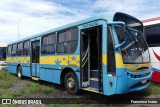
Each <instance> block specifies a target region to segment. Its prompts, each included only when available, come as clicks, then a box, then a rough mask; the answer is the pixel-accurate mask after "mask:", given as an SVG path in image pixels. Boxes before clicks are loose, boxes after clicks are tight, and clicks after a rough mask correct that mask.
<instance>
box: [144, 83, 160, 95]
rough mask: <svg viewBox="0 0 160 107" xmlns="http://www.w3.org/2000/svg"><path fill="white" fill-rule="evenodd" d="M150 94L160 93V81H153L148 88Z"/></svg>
mask: <svg viewBox="0 0 160 107" xmlns="http://www.w3.org/2000/svg"><path fill="white" fill-rule="evenodd" d="M146 91H147V92H148V93H149V94H154V95H156V94H160V83H153V82H152V83H151V84H150V86H149V87H148V88H147V89H146Z"/></svg>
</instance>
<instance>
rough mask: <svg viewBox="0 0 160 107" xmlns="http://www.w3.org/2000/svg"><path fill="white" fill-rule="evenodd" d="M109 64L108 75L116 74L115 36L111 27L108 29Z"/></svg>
mask: <svg viewBox="0 0 160 107" xmlns="http://www.w3.org/2000/svg"><path fill="white" fill-rule="evenodd" d="M107 51H108V52H107V54H108V55H107V57H108V58H107V59H108V60H107V63H108V73H109V74H112V73H115V72H116V70H115V67H116V65H115V52H114V45H113V35H112V30H111V27H110V26H108V27H107Z"/></svg>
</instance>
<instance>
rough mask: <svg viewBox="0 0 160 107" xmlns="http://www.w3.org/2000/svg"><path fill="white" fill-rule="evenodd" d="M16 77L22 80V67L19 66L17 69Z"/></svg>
mask: <svg viewBox="0 0 160 107" xmlns="http://www.w3.org/2000/svg"><path fill="white" fill-rule="evenodd" d="M17 76H18V78H19V79H22V67H21V66H19V67H18V69H17Z"/></svg>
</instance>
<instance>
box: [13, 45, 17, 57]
mask: <svg viewBox="0 0 160 107" xmlns="http://www.w3.org/2000/svg"><path fill="white" fill-rule="evenodd" d="M16 55H17V44H13V45H12V56H16Z"/></svg>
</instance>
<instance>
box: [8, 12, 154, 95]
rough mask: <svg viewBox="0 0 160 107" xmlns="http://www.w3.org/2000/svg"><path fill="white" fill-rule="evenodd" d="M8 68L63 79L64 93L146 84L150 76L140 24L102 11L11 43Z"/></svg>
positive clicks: (120, 91) (120, 90)
mask: <svg viewBox="0 0 160 107" xmlns="http://www.w3.org/2000/svg"><path fill="white" fill-rule="evenodd" d="M7 70H8V71H9V72H11V73H14V74H17V76H18V77H19V78H20V79H21V78H22V76H27V77H30V78H32V79H33V80H43V81H48V82H52V83H56V84H63V85H64V87H65V89H66V91H67V92H68V93H69V94H73V95H74V94H77V93H78V92H79V90H87V91H91V92H95V93H100V94H103V95H107V96H109V95H114V94H124V93H129V92H133V91H138V90H142V89H145V88H147V87H148V86H149V84H150V82H151V81H150V80H151V75H152V72H151V69H150V57H149V51H148V47H147V44H146V41H145V38H144V36H143V24H142V22H141V21H139V20H138V19H136V18H134V17H132V16H130V15H127V14H125V13H121V12H109V13H102V14H98V15H95V16H92V17H90V18H86V19H83V20H80V21H77V22H73V23H71V24H67V25H65V26H61V27H58V28H55V29H51V30H48V31H46V32H42V33H39V34H36V35H33V36H31V37H27V38H25V39H21V40H18V41H16V42H12V43H10V44H9V45H8V47H7Z"/></svg>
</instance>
